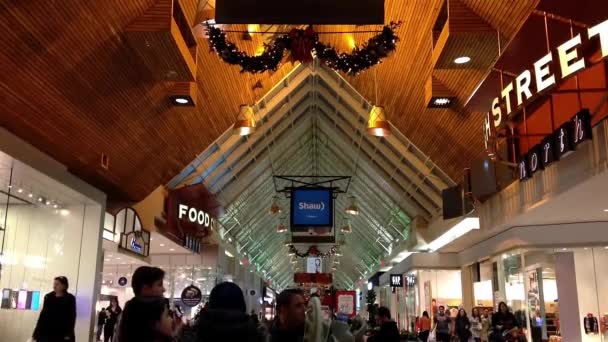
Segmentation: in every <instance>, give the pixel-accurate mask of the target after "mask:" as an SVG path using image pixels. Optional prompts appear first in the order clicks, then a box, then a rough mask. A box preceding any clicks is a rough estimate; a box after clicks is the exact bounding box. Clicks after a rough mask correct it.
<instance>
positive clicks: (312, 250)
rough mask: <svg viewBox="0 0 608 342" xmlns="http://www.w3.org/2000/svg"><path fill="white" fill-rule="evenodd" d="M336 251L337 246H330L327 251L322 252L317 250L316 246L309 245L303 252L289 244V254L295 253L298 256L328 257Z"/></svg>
mask: <svg viewBox="0 0 608 342" xmlns="http://www.w3.org/2000/svg"><path fill="white" fill-rule="evenodd" d="M337 252H338V246H332V247H331V248H330V249H329V250H328V251H327V252H325V253H323V252H321V251H319V248H317V246H310V247H308V250H307V251H306V252H304V253H302V252H300V251H298V249H297V248H296V247H295V246H294V245H289V255H295V256H296V257H298V258H308V257H316V258H329V257H331V256H334V255H336V254H337Z"/></svg>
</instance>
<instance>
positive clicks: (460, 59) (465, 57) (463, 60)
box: [454, 56, 471, 64]
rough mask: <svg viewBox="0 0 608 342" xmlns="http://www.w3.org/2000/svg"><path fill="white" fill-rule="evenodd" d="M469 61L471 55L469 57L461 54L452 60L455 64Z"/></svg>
mask: <svg viewBox="0 0 608 342" xmlns="http://www.w3.org/2000/svg"><path fill="white" fill-rule="evenodd" d="M470 61H471V57H469V56H461V57H458V58H456V59H455V60H454V63H456V64H466V63H469V62H470Z"/></svg>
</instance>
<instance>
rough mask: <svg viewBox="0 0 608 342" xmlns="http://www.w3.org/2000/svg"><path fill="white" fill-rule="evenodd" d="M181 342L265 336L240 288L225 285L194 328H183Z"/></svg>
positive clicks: (252, 341)
mask: <svg viewBox="0 0 608 342" xmlns="http://www.w3.org/2000/svg"><path fill="white" fill-rule="evenodd" d="M179 341H180V342H195V341H196V342H206V341H210V342H215V341H220V342H229V341H239V342H241V341H242V342H265V341H266V335H265V334H264V332H263V330H262V329H258V326H257V325H256V324H255V323H254V321H253V320H252V319H251V316H249V315H248V314H247V307H246V305H245V297H244V296H243V291H242V290H241V288H240V287H239V286H238V285H236V284H234V283H231V282H224V283H220V284H218V285H216V286H215V287H214V288H213V290H211V294H210V295H209V305H208V307H207V309H206V310H205V311H201V314H200V317H199V319H198V320H197V321H196V323H195V324H194V326H193V327H186V328H184V330H183V331H182V332H181V336H180V339H179ZM121 342H122V341H121Z"/></svg>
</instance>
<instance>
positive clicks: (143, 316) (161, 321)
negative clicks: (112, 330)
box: [118, 297, 173, 342]
mask: <svg viewBox="0 0 608 342" xmlns="http://www.w3.org/2000/svg"><path fill="white" fill-rule="evenodd" d="M172 334H173V318H172V317H171V315H170V314H169V302H168V301H167V299H166V298H163V297H135V298H133V299H131V300H130V301H129V302H128V303H127V305H126V306H125V310H124V312H123V313H122V318H121V320H120V326H119V336H120V341H118V342H171V341H172V340H173V336H172Z"/></svg>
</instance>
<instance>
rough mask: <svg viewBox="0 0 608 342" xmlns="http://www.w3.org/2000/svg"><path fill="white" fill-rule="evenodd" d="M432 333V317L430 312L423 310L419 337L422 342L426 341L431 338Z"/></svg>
mask: <svg viewBox="0 0 608 342" xmlns="http://www.w3.org/2000/svg"><path fill="white" fill-rule="evenodd" d="M430 333H431V318H430V317H429V313H428V312H426V311H425V312H423V313H422V317H420V334H418V337H419V338H420V339H421V340H422V342H426V341H427V340H428V339H429V334H430Z"/></svg>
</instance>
